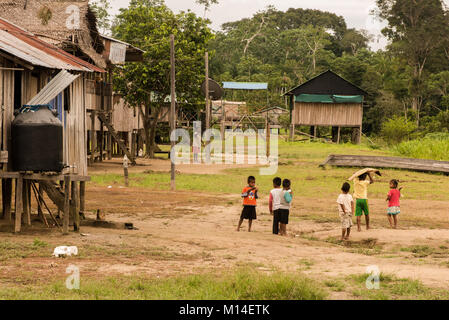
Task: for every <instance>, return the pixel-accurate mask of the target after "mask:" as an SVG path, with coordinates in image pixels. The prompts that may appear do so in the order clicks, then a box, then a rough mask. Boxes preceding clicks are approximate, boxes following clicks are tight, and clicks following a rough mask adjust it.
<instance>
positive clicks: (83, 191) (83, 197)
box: [80, 181, 86, 219]
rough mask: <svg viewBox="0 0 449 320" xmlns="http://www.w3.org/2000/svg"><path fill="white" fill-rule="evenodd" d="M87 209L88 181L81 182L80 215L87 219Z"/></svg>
mask: <svg viewBox="0 0 449 320" xmlns="http://www.w3.org/2000/svg"><path fill="white" fill-rule="evenodd" d="M85 210H86V182H84V181H81V182H80V215H81V216H82V217H83V219H86V216H85V214H84V211H85Z"/></svg>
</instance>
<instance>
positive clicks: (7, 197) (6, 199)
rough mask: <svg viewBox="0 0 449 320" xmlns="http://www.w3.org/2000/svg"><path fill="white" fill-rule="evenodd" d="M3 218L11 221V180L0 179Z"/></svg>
mask: <svg viewBox="0 0 449 320" xmlns="http://www.w3.org/2000/svg"><path fill="white" fill-rule="evenodd" d="M2 181H3V184H2V187H3V188H2V200H3V217H4V219H5V220H7V221H11V200H12V179H2Z"/></svg>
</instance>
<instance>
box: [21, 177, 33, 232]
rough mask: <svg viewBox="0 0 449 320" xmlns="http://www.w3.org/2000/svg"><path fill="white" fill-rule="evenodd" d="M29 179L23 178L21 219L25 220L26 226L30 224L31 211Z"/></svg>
mask: <svg viewBox="0 0 449 320" xmlns="http://www.w3.org/2000/svg"><path fill="white" fill-rule="evenodd" d="M29 187H30V181H28V180H23V189H22V198H23V200H22V201H23V217H24V219H23V221H26V224H27V225H28V226H31V211H30V197H29V194H30V189H29Z"/></svg>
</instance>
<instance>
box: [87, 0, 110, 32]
mask: <svg viewBox="0 0 449 320" xmlns="http://www.w3.org/2000/svg"><path fill="white" fill-rule="evenodd" d="M89 6H90V8H91V9H92V10H93V11H94V12H95V15H96V16H97V24H98V29H99V30H100V31H101V32H102V33H103V34H106V33H108V32H109V31H110V30H111V16H110V14H109V10H110V9H111V6H110V4H109V1H108V0H95V1H94V2H91V3H90V4H89Z"/></svg>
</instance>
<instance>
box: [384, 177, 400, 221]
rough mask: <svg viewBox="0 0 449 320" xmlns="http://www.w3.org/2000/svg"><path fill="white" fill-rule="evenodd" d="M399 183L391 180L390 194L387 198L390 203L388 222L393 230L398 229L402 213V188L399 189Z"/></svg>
mask: <svg viewBox="0 0 449 320" xmlns="http://www.w3.org/2000/svg"><path fill="white" fill-rule="evenodd" d="M398 186H399V182H398V180H391V181H390V192H389V193H388V196H387V201H388V210H387V214H388V221H389V222H390V226H391V227H392V228H393V229H397V228H398V215H399V214H400V213H401V204H400V199H401V190H402V188H399V190H398Z"/></svg>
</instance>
